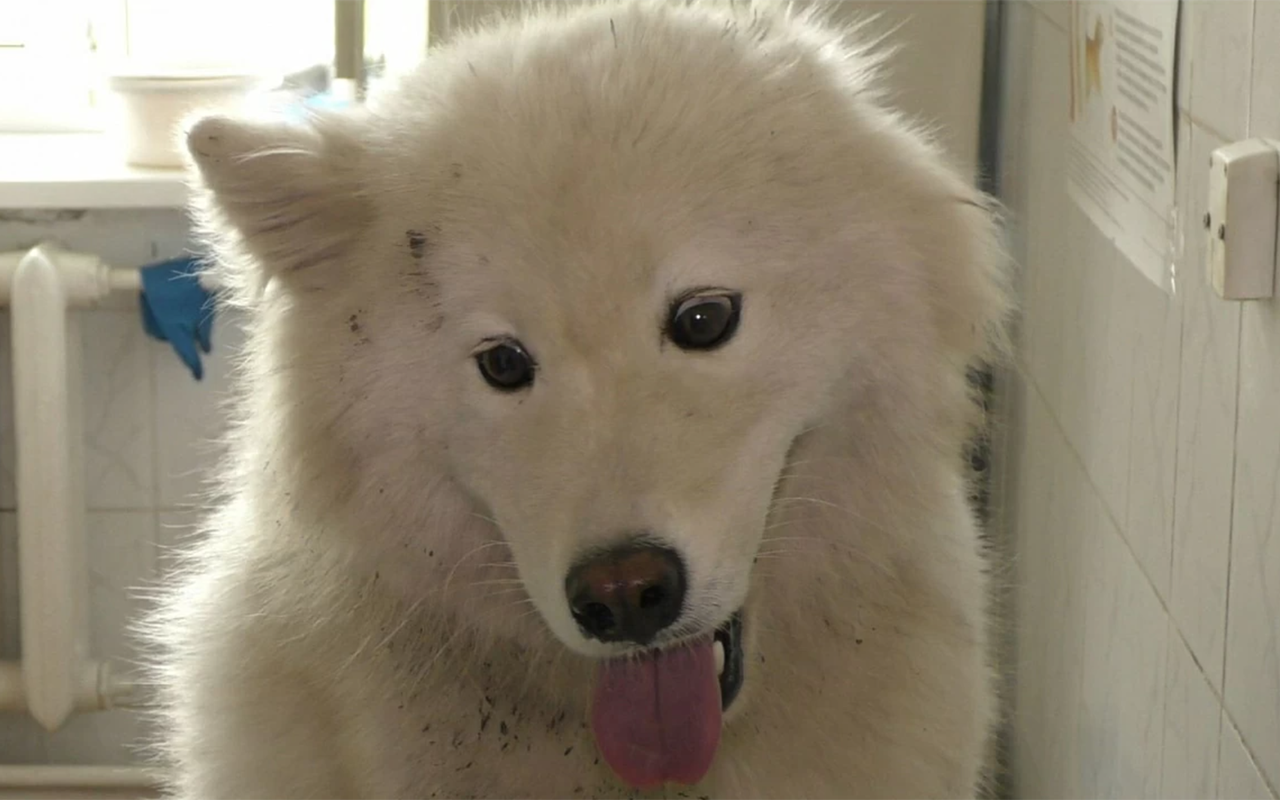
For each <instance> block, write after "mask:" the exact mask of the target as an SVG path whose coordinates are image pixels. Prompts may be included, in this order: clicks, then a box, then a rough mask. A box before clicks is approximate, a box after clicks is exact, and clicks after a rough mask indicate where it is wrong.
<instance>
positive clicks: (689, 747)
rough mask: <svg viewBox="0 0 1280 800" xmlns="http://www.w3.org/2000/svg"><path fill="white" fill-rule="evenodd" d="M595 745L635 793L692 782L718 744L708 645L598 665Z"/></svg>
mask: <svg viewBox="0 0 1280 800" xmlns="http://www.w3.org/2000/svg"><path fill="white" fill-rule="evenodd" d="M591 726H592V728H593V729H594V730H595V736H596V746H597V747H599V748H600V753H601V754H602V755H603V756H604V759H605V761H606V762H608V764H609V766H610V767H612V768H613V771H614V772H616V773H617V774H618V777H619V778H621V779H622V780H624V781H626V782H627V783H629V784H631V785H632V786H635V787H637V788H648V787H652V786H656V785H658V784H661V783H666V782H674V783H683V784H691V783H697V782H698V781H699V780H701V779H702V776H704V775H706V774H707V770H708V769H710V768H711V759H712V758H713V757H714V756H715V754H716V746H717V745H719V744H720V684H719V680H718V678H717V677H716V660H715V654H714V653H713V652H712V649H711V640H710V639H707V640H706V641H705V642H701V643H699V644H695V645H691V646H689V647H680V648H676V649H673V650H664V651H660V652H656V653H653V654H649V655H645V656H643V657H641V658H638V659H617V660H613V661H606V662H604V663H603V664H602V665H601V666H600V668H599V671H598V673H597V675H596V693H595V699H594V702H593V703H592V707H591Z"/></svg>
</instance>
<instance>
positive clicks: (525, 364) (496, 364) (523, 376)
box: [476, 341, 534, 392]
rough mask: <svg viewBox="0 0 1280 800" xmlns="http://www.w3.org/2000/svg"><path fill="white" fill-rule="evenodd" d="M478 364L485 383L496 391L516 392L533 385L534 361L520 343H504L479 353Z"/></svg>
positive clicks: (477, 356)
mask: <svg viewBox="0 0 1280 800" xmlns="http://www.w3.org/2000/svg"><path fill="white" fill-rule="evenodd" d="M476 364H477V365H478V366H479V367H480V374H481V375H483V376H484V379H485V381H487V382H488V384H489V385H490V386H492V387H493V388H495V389H500V390H502V391H504V392H514V391H515V390H516V389H523V388H524V387H526V386H528V385H529V384H531V383H533V371H534V363H533V359H532V358H530V357H529V354H528V353H526V352H525V351H524V348H523V347H521V346H520V343H519V342H515V341H508V342H502V343H501V344H498V345H495V346H493V347H490V348H489V349H488V350H485V351H483V352H481V353H477V354H476Z"/></svg>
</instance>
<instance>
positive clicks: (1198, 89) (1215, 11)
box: [1187, 0, 1272, 141]
mask: <svg viewBox="0 0 1280 800" xmlns="http://www.w3.org/2000/svg"><path fill="white" fill-rule="evenodd" d="M1270 2H1272V0H1264V2H1263V4H1264V5H1265V4H1267V3H1270ZM1187 5H1188V6H1189V9H1188V12H1189V21H1190V23H1191V24H1190V28H1191V30H1192V31H1194V33H1193V34H1192V35H1191V40H1190V42H1188V45H1189V47H1190V51H1191V113H1192V115H1193V116H1194V117H1195V118H1196V119H1197V120H1199V121H1200V122H1203V123H1204V124H1206V125H1208V126H1209V127H1210V128H1212V129H1213V130H1214V131H1215V132H1216V133H1218V134H1219V135H1221V136H1223V137H1224V138H1226V139H1227V140H1229V141H1234V140H1236V139H1242V138H1244V136H1245V135H1246V133H1247V132H1248V130H1249V94H1250V91H1251V88H1252V84H1251V80H1250V75H1251V73H1252V54H1253V11H1254V0H1187Z"/></svg>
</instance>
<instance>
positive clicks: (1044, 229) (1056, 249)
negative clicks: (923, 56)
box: [1008, 15, 1068, 397]
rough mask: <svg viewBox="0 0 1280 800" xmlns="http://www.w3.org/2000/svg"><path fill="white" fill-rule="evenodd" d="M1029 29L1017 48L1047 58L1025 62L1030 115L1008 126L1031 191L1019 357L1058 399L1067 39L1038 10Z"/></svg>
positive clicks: (1024, 211) (1021, 223) (1017, 210)
mask: <svg viewBox="0 0 1280 800" xmlns="http://www.w3.org/2000/svg"><path fill="white" fill-rule="evenodd" d="M1023 30H1025V29H1023ZM1028 33H1029V36H1030V39H1029V41H1027V42H1024V43H1022V44H1021V45H1019V46H1022V47H1025V48H1026V49H1027V50H1028V51H1029V52H1042V53H1044V54H1045V56H1044V57H1043V58H1038V59H1034V60H1032V61H1031V63H1030V64H1028V65H1027V71H1028V72H1029V73H1030V81H1031V86H1032V88H1031V89H1029V90H1028V93H1027V99H1026V106H1025V108H1026V119H1025V121H1019V124H1015V125H1011V126H1009V131H1008V133H1009V134H1010V137H1016V138H1018V139H1020V140H1021V141H1022V142H1023V145H1022V152H1023V153H1024V154H1025V155H1024V162H1023V163H1024V170H1025V171H1024V173H1023V174H1022V175H1020V176H1019V175H1016V174H1014V175H1010V176H1009V178H1010V179H1017V180H1020V181H1021V182H1022V184H1023V185H1024V186H1025V193H1026V195H1025V196H1026V202H1025V204H1024V205H1021V206H1016V207H1014V208H1013V214H1014V219H1015V220H1016V224H1017V226H1018V229H1019V231H1020V233H1021V236H1020V237H1019V238H1020V239H1021V240H1022V242H1023V243H1025V248H1026V249H1025V250H1022V251H1018V252H1016V253H1015V257H1016V258H1017V260H1018V262H1019V266H1020V280H1021V291H1022V297H1021V305H1022V308H1021V312H1022V314H1021V320H1020V331H1019V337H1020V340H1021V341H1020V343H1019V358H1020V360H1021V361H1022V363H1023V364H1025V365H1026V369H1027V373H1028V375H1029V376H1030V377H1031V379H1032V380H1034V381H1035V382H1036V384H1037V385H1038V386H1040V387H1041V389H1042V391H1043V392H1044V394H1045V395H1046V396H1048V397H1057V396H1058V391H1059V388H1060V387H1061V385H1062V379H1061V370H1060V369H1059V363H1058V360H1059V357H1060V354H1061V351H1062V348H1061V340H1062V320H1063V316H1064V314H1065V311H1064V309H1063V307H1062V303H1061V302H1060V300H1059V298H1060V297H1061V295H1062V287H1063V285H1064V275H1063V270H1062V269H1060V267H1059V264H1058V260H1057V258H1058V255H1057V254H1059V253H1062V252H1064V251H1065V245H1066V241H1067V240H1066V234H1065V231H1064V225H1063V219H1064V216H1065V214H1066V208H1067V202H1068V200H1067V196H1066V189H1065V183H1064V181H1065V177H1064V171H1063V163H1064V157H1065V155H1066V142H1065V139H1064V137H1063V133H1064V126H1063V118H1064V112H1063V109H1064V108H1065V107H1066V97H1067V77H1068V76H1067V72H1066V70H1064V69H1062V68H1061V66H1060V65H1061V64H1063V63H1065V59H1066V57H1067V55H1066V54H1067V44H1066V36H1065V34H1063V33H1062V31H1060V30H1058V29H1056V28H1054V27H1053V26H1052V25H1050V24H1049V23H1048V22H1046V21H1045V20H1044V19H1043V18H1041V17H1040V16H1039V15H1034V20H1033V22H1032V24H1031V25H1030V30H1029V32H1028ZM1016 44H1017V43H1016V42H1015V43H1011V46H1013V45H1016Z"/></svg>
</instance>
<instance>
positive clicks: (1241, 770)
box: [1217, 724, 1277, 800]
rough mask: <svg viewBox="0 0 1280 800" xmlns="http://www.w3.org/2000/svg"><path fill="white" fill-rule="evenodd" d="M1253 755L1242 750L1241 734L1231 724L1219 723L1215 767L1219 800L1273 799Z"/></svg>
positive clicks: (1273, 795) (1272, 793)
mask: <svg viewBox="0 0 1280 800" xmlns="http://www.w3.org/2000/svg"><path fill="white" fill-rule="evenodd" d="M1276 796H1277V795H1276V793H1275V792H1273V791H1272V790H1271V788H1270V787H1269V786H1267V782H1266V780H1265V779H1264V778H1263V777H1262V773H1261V772H1259V771H1258V765H1257V764H1256V763H1255V762H1254V760H1253V756H1251V755H1250V754H1249V751H1248V750H1246V749H1245V746H1244V742H1243V741H1242V740H1241V739H1240V734H1239V733H1238V732H1236V729H1235V728H1233V727H1231V725H1229V724H1227V725H1223V726H1222V753H1221V756H1220V764H1219V767H1218V793H1217V797H1218V798H1220V800H1274V798H1276Z"/></svg>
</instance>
